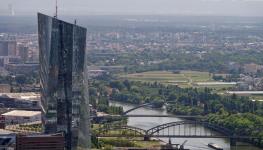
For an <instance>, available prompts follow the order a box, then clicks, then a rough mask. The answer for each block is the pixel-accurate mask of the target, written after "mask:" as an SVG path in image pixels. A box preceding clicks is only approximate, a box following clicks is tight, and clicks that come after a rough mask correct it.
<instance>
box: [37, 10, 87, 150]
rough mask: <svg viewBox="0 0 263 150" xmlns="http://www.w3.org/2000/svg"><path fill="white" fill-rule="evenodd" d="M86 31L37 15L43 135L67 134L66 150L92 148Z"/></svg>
mask: <svg viewBox="0 0 263 150" xmlns="http://www.w3.org/2000/svg"><path fill="white" fill-rule="evenodd" d="M86 32H87V31H86V29H85V28H82V27H80V26H77V25H75V24H70V23H67V22H64V21H61V20H58V19H57V18H54V17H49V16H46V15H44V14H40V13H38V35H39V51H40V56H39V60H40V85H41V104H42V111H43V124H44V132H45V133H56V132H64V133H65V136H66V149H67V150H75V149H77V147H82V148H83V149H88V147H89V146H90V131H89V125H90V124H89V102H88V87H87V84H88V83H87V69H86V68H87V67H86V65H85V62H86V57H85V56H86V55H85V48H86Z"/></svg>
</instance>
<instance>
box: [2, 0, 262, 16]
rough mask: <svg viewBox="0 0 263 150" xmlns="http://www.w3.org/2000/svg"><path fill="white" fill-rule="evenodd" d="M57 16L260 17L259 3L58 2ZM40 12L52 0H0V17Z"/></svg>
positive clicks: (47, 8) (229, 0)
mask: <svg viewBox="0 0 263 150" xmlns="http://www.w3.org/2000/svg"><path fill="white" fill-rule="evenodd" d="M58 4H59V14H63V15H91V14H166V15H167V14H173V15H220V16H222V15H223V16H225V15H226V16H263V0H58ZM11 8H13V10H14V12H15V14H16V15H22V14H23V15H24V14H30V15H35V13H36V12H38V11H39V12H43V13H47V14H49V15H53V14H54V12H55V0H0V15H7V14H11V13H10V12H11V11H10V10H11Z"/></svg>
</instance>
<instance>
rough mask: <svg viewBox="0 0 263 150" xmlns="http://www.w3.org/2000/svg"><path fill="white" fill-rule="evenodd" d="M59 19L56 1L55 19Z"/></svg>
mask: <svg viewBox="0 0 263 150" xmlns="http://www.w3.org/2000/svg"><path fill="white" fill-rule="evenodd" d="M57 17H58V0H56V13H55V18H57Z"/></svg>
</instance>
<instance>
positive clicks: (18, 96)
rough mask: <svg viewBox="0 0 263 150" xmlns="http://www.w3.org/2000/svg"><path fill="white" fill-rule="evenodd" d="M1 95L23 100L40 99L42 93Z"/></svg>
mask: <svg viewBox="0 0 263 150" xmlns="http://www.w3.org/2000/svg"><path fill="white" fill-rule="evenodd" d="M0 97H6V98H14V99H23V100H34V101H35V100H40V94H39V93H34V92H26V93H0Z"/></svg>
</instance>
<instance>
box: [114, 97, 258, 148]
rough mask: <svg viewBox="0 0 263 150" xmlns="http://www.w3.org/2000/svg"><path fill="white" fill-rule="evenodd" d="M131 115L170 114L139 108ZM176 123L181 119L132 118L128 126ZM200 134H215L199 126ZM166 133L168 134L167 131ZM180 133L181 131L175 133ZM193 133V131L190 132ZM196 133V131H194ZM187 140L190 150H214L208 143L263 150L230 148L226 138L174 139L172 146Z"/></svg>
mask: <svg viewBox="0 0 263 150" xmlns="http://www.w3.org/2000/svg"><path fill="white" fill-rule="evenodd" d="M110 104H111V105H115V106H122V107H123V109H124V111H126V110H129V109H131V108H134V107H135V105H132V104H126V103H120V102H113V101H111V102H110ZM129 114H134V115H135V114H145V115H167V114H169V113H167V112H166V110H165V109H163V110H156V109H151V108H139V109H137V110H134V111H132V112H130V113H129ZM176 121H182V119H180V118H167V117H163V118H162V117H151V118H150V117H138V118H134V117H131V118H129V119H128V125H129V126H133V127H138V128H141V129H145V130H147V129H150V128H152V127H155V126H158V125H161V124H165V123H169V122H176ZM197 130H198V131H199V132H201V131H202V133H204V132H206V133H209V132H212V133H215V132H213V131H211V130H209V129H207V128H204V127H202V126H199V127H198V129H197ZM164 132H167V131H166V130H165V131H164ZM175 132H179V131H175ZM189 132H191V131H189ZM192 133H194V131H192ZM161 140H163V141H165V142H168V141H169V139H168V138H162V139H161ZM185 140H187V142H186V144H185V148H188V149H190V150H213V149H211V148H209V147H208V146H207V144H208V143H216V144H217V145H219V146H220V147H222V148H223V149H224V150H262V149H260V148H257V147H254V146H251V145H249V144H246V143H237V144H238V146H235V147H233V146H230V142H229V139H224V138H187V139H182V138H172V139H171V141H172V144H181V143H183V142H184V141H185Z"/></svg>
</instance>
